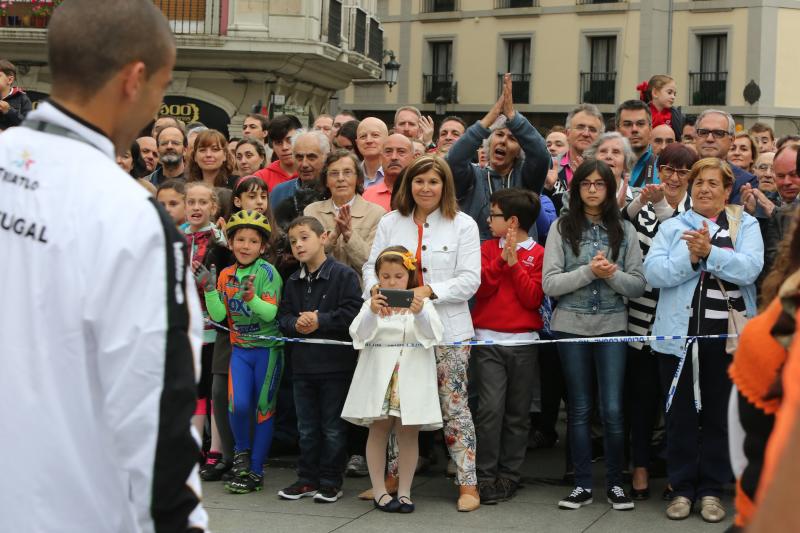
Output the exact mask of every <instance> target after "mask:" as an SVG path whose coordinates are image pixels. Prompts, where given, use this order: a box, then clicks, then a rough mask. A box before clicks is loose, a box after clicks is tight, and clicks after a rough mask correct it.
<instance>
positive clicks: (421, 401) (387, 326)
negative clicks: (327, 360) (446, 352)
mask: <svg viewBox="0 0 800 533" xmlns="http://www.w3.org/2000/svg"><path fill="white" fill-rule="evenodd" d="M350 336H351V337H352V338H353V347H354V348H356V349H360V350H361V355H360V356H359V358H358V365H357V366H356V371H355V373H354V374H353V381H352V384H351V385H350V391H349V392H348V393H347V400H346V401H345V402H344V408H343V409H342V418H344V419H345V420H347V421H348V422H351V423H353V424H358V425H361V426H368V425H370V424H371V423H372V422H373V421H374V420H376V419H379V418H381V413H382V411H383V400H384V398H385V397H386V389H387V388H388V387H389V381H390V379H391V377H392V373H393V372H394V367H395V364H399V369H398V371H397V374H398V380H399V383H398V387H399V392H400V422H401V423H402V424H403V425H404V426H422V428H421V429H422V430H424V431H432V430H434V429H439V428H441V427H442V408H441V406H440V405H439V392H438V391H439V388H438V386H437V383H436V356H435V355H434V353H433V346H434V345H435V344H436V343H437V342H439V341H440V340H441V338H442V322H441V320H439V316H438V315H437V314H436V309H435V308H434V307H433V304H432V303H431V301H430V300H428V299H427V298H426V299H425V303H424V304H423V307H422V311H420V312H419V314H418V315H414V314H411V313H405V314H394V315H391V316H388V317H379V316H377V315H376V314H375V313H373V312H372V310H371V309H370V307H369V300H367V301H366V302H364V305H363V307H361V312H360V313H358V316H357V317H356V318H355V320H354V321H353V323H352V324H351V325H350ZM368 342H375V343H383V344H410V343H417V342H418V343H420V344H422V347H402V348H397V347H384V346H366V344H367V343H368Z"/></svg>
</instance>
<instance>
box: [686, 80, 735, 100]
mask: <svg viewBox="0 0 800 533" xmlns="http://www.w3.org/2000/svg"><path fill="white" fill-rule="evenodd" d="M689 88H690V90H691V94H692V105H725V94H726V93H727V89H728V73H727V72H690V73H689Z"/></svg>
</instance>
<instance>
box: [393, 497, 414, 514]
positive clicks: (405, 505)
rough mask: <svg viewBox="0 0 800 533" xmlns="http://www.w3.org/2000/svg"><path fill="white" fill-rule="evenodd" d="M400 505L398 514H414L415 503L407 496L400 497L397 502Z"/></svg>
mask: <svg viewBox="0 0 800 533" xmlns="http://www.w3.org/2000/svg"><path fill="white" fill-rule="evenodd" d="M396 501H397V502H398V503H399V504H400V508H399V509H397V512H398V513H403V514H408V513H413V512H414V503H413V502H412V501H411V500H410V499H409V498H408V497H407V496H400V497H399V498H397V500H396Z"/></svg>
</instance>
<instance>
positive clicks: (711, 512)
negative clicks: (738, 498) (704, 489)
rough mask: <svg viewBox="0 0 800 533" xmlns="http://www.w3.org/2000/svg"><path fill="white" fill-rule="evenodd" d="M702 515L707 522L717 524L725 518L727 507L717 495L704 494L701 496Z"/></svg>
mask: <svg viewBox="0 0 800 533" xmlns="http://www.w3.org/2000/svg"><path fill="white" fill-rule="evenodd" d="M700 516H702V517H703V520H705V521H706V522H711V523H712V524H716V523H717V522H722V521H723V520H725V508H724V507H723V506H722V502H721V501H719V498H717V497H716V496H703V497H702V498H700Z"/></svg>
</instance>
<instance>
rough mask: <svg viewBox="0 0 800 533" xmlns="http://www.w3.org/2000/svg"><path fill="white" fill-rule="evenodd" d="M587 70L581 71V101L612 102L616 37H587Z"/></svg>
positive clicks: (615, 63) (614, 82) (615, 76)
mask: <svg viewBox="0 0 800 533" xmlns="http://www.w3.org/2000/svg"><path fill="white" fill-rule="evenodd" d="M589 50H590V52H589V72H582V73H581V93H582V95H583V101H584V102H589V103H592V104H613V103H614V102H615V99H614V95H615V86H616V82H617V38H616V37H590V38H589Z"/></svg>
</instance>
